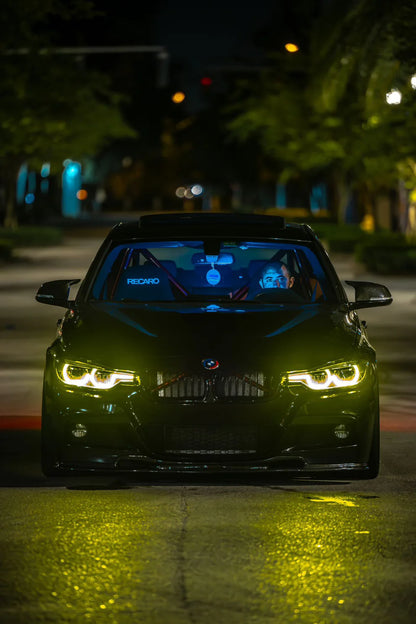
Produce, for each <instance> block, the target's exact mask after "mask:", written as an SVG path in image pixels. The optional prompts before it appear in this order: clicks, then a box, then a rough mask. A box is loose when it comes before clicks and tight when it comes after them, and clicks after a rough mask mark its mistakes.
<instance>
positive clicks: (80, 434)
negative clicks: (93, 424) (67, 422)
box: [72, 424, 87, 438]
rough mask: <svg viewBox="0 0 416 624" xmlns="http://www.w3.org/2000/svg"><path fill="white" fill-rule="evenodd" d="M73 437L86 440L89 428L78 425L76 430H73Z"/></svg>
mask: <svg viewBox="0 0 416 624" xmlns="http://www.w3.org/2000/svg"><path fill="white" fill-rule="evenodd" d="M72 435H73V436H74V438H85V436H86V435H87V428H86V426H85V425H81V424H76V425H75V429H72Z"/></svg>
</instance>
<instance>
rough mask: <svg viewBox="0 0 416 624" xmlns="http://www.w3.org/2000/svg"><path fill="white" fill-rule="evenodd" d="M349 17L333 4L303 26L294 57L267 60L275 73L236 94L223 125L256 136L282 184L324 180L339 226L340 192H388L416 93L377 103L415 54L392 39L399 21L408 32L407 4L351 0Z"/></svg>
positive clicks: (410, 137) (410, 128) (415, 128)
mask: <svg viewBox="0 0 416 624" xmlns="http://www.w3.org/2000/svg"><path fill="white" fill-rule="evenodd" d="M347 9H348V11H347V12H345V11H346V7H345V5H344V4H343V5H342V6H341V5H340V4H339V3H334V5H333V7H332V10H331V12H324V13H322V14H321V16H320V18H319V19H318V20H315V21H313V22H311V24H310V36H309V41H308V44H306V43H305V45H304V48H303V50H302V51H301V52H300V53H298V54H297V55H291V56H288V55H283V54H282V53H279V54H275V55H274V61H275V68H274V70H273V72H267V73H265V74H264V76H263V77H262V80H261V81H260V83H257V84H255V85H253V84H252V85H251V91H250V92H248V91H246V92H245V97H242V95H241V93H239V94H238V102H237V104H236V105H235V108H234V111H235V116H234V119H233V120H232V122H231V123H230V125H229V129H230V132H231V133H232V135H233V136H234V137H236V138H237V139H238V140H240V141H245V140H247V139H248V138H252V137H253V136H254V137H256V139H257V141H258V143H259V145H260V146H261V149H262V150H263V151H264V152H265V153H267V154H268V155H270V156H271V157H272V158H273V159H274V162H275V166H276V174H277V177H278V178H279V179H280V180H281V181H286V180H288V179H293V178H296V177H305V176H306V177H309V178H310V179H311V180H314V179H316V178H317V177H320V178H321V179H322V178H323V177H325V178H326V179H327V180H330V181H331V182H332V183H333V186H334V187H335V188H336V190H337V196H338V210H337V214H338V218H339V220H340V221H342V220H343V219H344V211H345V205H346V201H345V199H346V190H347V189H348V188H351V187H354V188H355V189H357V190H358V191H360V193H361V195H362V196H364V197H368V195H369V193H375V192H378V191H381V190H385V189H391V188H393V187H394V186H395V185H396V184H397V178H398V175H399V173H398V170H399V168H400V164H401V163H402V162H403V159H406V158H407V157H409V155H410V154H412V153H413V150H414V144H415V139H416V136H415V133H416V124H415V121H414V119H415V114H414V113H415V108H416V98H415V92H414V91H412V89H411V88H410V87H409V86H406V87H404V86H403V93H404V96H406V97H403V106H401V107H391V106H388V105H387V104H386V100H385V94H386V92H387V91H389V90H390V89H391V88H392V86H393V85H394V81H398V82H399V83H400V84H403V85H404V82H405V81H406V80H407V85H408V79H409V77H410V74H409V72H410V67H411V62H413V60H414V52H413V53H412V54H413V55H411V54H408V53H407V52H406V50H407V49H408V48H409V44H408V43H406V42H404V41H403V38H399V37H398V36H397V34H398V32H399V25H400V24H401V22H402V20H403V19H404V17H406V19H407V21H408V22H407V23H409V21H410V22H411V23H413V25H416V8H415V6H414V3H413V4H412V2H411V0H404V1H403V2H402V3H391V2H389V1H387V0H382V1H381V2H377V3H374V2H373V1H372V0H357V1H356V2H354V3H352V6H351V5H348V7H347ZM334 11H335V13H334ZM405 43H406V45H405Z"/></svg>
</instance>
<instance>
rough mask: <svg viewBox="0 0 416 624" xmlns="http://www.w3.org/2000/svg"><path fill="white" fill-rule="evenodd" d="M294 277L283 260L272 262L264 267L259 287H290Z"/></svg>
mask: <svg viewBox="0 0 416 624" xmlns="http://www.w3.org/2000/svg"><path fill="white" fill-rule="evenodd" d="M294 281H295V278H294V277H293V276H292V275H291V274H290V272H289V269H288V268H287V266H286V264H283V262H273V263H271V264H268V265H267V266H265V267H264V269H263V271H262V274H261V277H260V280H259V284H260V286H261V288H292V286H293V283H294Z"/></svg>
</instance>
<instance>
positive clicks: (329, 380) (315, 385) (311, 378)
mask: <svg viewBox="0 0 416 624" xmlns="http://www.w3.org/2000/svg"><path fill="white" fill-rule="evenodd" d="M363 378H364V372H363V371H361V370H360V368H359V367H358V365H357V364H349V363H345V364H344V363H343V364H336V365H333V366H330V367H328V368H324V369H319V370H315V371H311V372H299V373H294V372H293V373H289V374H288V376H287V380H288V382H289V384H299V383H300V384H303V385H305V386H307V387H308V388H310V389H311V390H327V389H331V388H346V387H348V386H356V385H357V384H358V383H360V381H362V379H363Z"/></svg>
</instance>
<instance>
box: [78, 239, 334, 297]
mask: <svg viewBox="0 0 416 624" xmlns="http://www.w3.org/2000/svg"><path fill="white" fill-rule="evenodd" d="M333 297H334V295H333V291H332V289H331V286H330V284H329V282H328V279H327V277H326V275H325V273H324V270H323V268H322V266H321V264H320V262H319V260H318V258H317V257H316V255H315V253H314V252H313V250H312V249H311V248H310V247H309V246H308V245H307V244H298V243H293V244H291V243H290V242H284V243H283V242H282V243H278V242H273V243H270V242H264V241H263V242H262V241H260V242H259V241H220V240H218V239H210V240H206V241H188V240H182V241H147V242H146V241H143V242H137V241H134V242H129V243H124V244H117V245H116V246H115V247H113V248H112V249H111V250H110V251H109V252H108V254H107V256H106V257H105V258H104V260H103V262H102V264H101V268H100V270H99V272H98V275H97V277H96V279H95V282H94V284H93V286H92V290H91V294H90V298H92V299H94V300H99V301H110V302H125V303H128V302H172V301H184V300H189V301H201V302H206V301H213V302H224V301H228V302H233V301H235V302H243V301H244V302H253V303H256V302H261V303H303V304H304V303H317V302H324V301H326V300H328V299H331V298H333Z"/></svg>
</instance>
